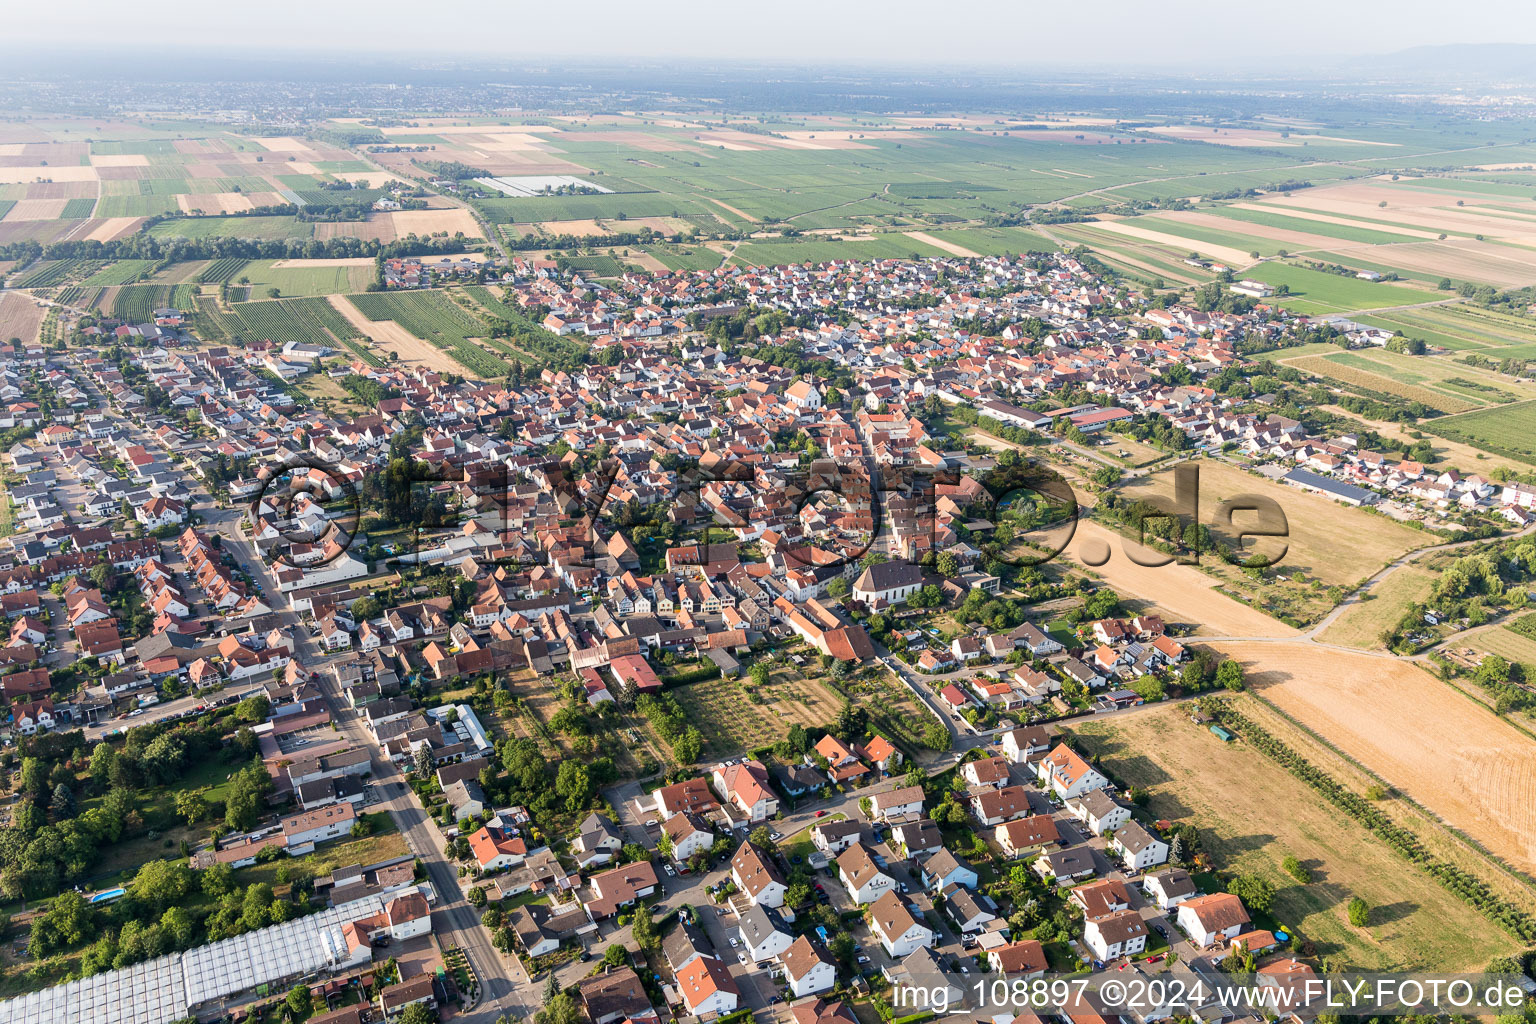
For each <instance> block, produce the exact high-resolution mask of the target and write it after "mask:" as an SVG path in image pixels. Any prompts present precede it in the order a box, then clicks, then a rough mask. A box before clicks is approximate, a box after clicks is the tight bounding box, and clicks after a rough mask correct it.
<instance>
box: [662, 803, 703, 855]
mask: <svg viewBox="0 0 1536 1024" xmlns="http://www.w3.org/2000/svg"><path fill="white" fill-rule="evenodd" d="M661 831H662V832H663V833H665V835H666V837H667V840H668V841H669V842H670V843H671V845H672V859H673V860H674V861H677V862H678V863H679V864H686V863H688V862H689V861H690V860H692V859H693V858H694V856H695V855H696V854H699V853H704V852H706V851H707V850H709V848H710V847H712V846H713V845H714V844H715V833H714V832H713V831H712V830H711V829H710V827H709V822H707V821H705V820H704V819H703V818H701V817H700V816H699V815H697V814H693V813H691V812H687V811H685V812H683V813H682V814H674V815H672V817H670V818H668V819H667V820H666V821H664V822H662V823H661Z"/></svg>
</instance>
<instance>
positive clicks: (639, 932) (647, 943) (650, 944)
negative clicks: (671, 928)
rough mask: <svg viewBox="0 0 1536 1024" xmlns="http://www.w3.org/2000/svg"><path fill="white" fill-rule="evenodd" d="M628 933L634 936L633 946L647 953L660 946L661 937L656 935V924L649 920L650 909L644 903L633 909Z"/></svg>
mask: <svg viewBox="0 0 1536 1024" xmlns="http://www.w3.org/2000/svg"><path fill="white" fill-rule="evenodd" d="M630 933H631V934H632V935H633V936H634V939H635V945H636V946H638V947H640V948H641V949H643V950H646V951H647V952H651V951H654V950H656V949H658V948H659V947H660V946H661V936H660V935H658V934H657V933H656V922H654V921H652V920H651V908H650V907H648V906H646V905H645V904H644V903H641V904H638V905H637V906H636V907H635V919H634V922H633V923H632V924H631V925H630ZM609 948H610V949H611V948H612V947H611V946H610V947H609Z"/></svg>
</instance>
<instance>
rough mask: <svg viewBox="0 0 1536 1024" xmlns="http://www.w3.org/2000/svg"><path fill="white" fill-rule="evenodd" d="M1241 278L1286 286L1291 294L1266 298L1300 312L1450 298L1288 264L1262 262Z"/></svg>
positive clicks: (1339, 311) (1363, 308) (1340, 310)
mask: <svg viewBox="0 0 1536 1024" xmlns="http://www.w3.org/2000/svg"><path fill="white" fill-rule="evenodd" d="M1243 277H1244V278H1247V279H1248V280H1252V281H1263V282H1264V283H1265V284H1271V285H1275V286H1277V287H1278V286H1279V285H1287V286H1289V287H1290V290H1291V293H1290V295H1288V296H1284V295H1277V296H1275V297H1273V298H1271V299H1267V300H1265V301H1268V302H1273V303H1274V304H1275V305H1279V306H1284V307H1285V308H1287V309H1294V310H1296V311H1297V312H1300V313H1346V312H1349V311H1351V310H1357V309H1358V310H1365V309H1377V308H1381V307H1384V306H1410V305H1414V304H1415V303H1422V302H1440V301H1443V300H1444V299H1446V298H1449V297H1450V296H1447V295H1446V294H1445V293H1444V292H1438V291H1426V290H1424V289H1421V288H1411V287H1407V286H1403V285H1397V284H1391V283H1389V282H1386V281H1362V280H1361V279H1359V278H1358V277H1353V276H1351V277H1344V276H1343V275H1340V274H1327V273H1324V272H1322V271H1320V270H1313V269H1311V268H1310V267H1299V266H1296V265H1295V264H1291V263H1274V262H1271V263H1264V264H1261V265H1259V266H1256V267H1251V268H1249V269H1248V270H1245V271H1244V272H1243Z"/></svg>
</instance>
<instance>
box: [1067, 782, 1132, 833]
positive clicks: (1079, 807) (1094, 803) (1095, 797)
mask: <svg viewBox="0 0 1536 1024" xmlns="http://www.w3.org/2000/svg"><path fill="white" fill-rule="evenodd" d="M1067 810H1068V811H1069V812H1071V814H1072V817H1074V818H1076V819H1077V820H1078V821H1080V822H1082V823H1083V824H1084V825H1087V826H1088V830H1089V831H1090V832H1092V833H1093V834H1094V835H1096V836H1101V835H1103V834H1104V833H1106V832H1114V831H1115V830H1116V829H1119V828H1120V827H1122V826H1123V825H1125V823H1126V822H1128V821H1130V820H1131V809H1130V808H1129V807H1126V806H1125V805H1124V804H1120V803H1116V802H1115V801H1113V800H1111V799H1110V798H1109V794H1108V793H1106V792H1104V790H1102V789H1090V790H1089V791H1088V792H1086V793H1084V794H1083V795H1082V796H1078V797H1074V798H1073V799H1071V800H1068V801H1067Z"/></svg>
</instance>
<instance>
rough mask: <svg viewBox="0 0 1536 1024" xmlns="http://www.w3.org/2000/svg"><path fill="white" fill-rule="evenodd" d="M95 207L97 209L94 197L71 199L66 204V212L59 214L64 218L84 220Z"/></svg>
mask: <svg viewBox="0 0 1536 1024" xmlns="http://www.w3.org/2000/svg"><path fill="white" fill-rule="evenodd" d="M94 209H96V200H94V199H71V200H70V201H69V202H67V203H65V204H64V212H63V213H61V214H59V216H60V217H61V218H63V219H64V220H83V219H84V218H86V217H89V216H90V215H91V211H92V210H94Z"/></svg>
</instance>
